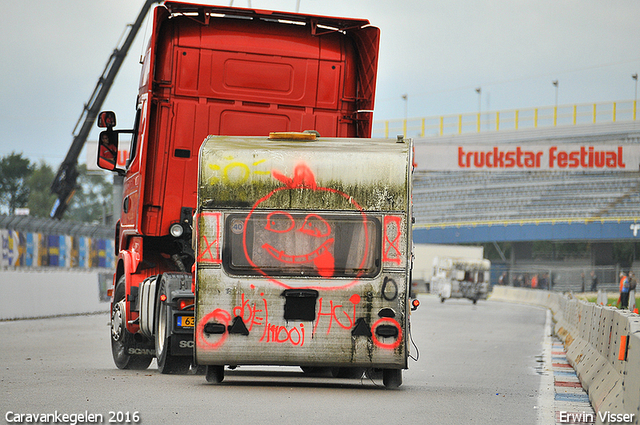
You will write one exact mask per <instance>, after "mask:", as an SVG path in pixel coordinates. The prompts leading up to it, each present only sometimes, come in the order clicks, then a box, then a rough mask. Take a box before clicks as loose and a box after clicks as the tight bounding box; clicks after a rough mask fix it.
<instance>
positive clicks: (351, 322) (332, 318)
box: [196, 285, 402, 349]
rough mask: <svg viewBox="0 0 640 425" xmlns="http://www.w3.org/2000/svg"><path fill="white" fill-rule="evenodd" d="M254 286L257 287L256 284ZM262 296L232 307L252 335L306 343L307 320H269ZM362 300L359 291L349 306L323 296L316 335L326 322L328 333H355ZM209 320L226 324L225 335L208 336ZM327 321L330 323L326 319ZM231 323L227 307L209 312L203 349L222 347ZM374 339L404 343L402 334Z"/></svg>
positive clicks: (389, 345) (271, 340)
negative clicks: (394, 338) (358, 306)
mask: <svg viewBox="0 0 640 425" xmlns="http://www.w3.org/2000/svg"><path fill="white" fill-rule="evenodd" d="M252 288H255V287H253V285H252ZM260 297H261V299H260V300H259V301H254V300H251V299H249V298H248V297H247V296H246V294H244V293H243V294H242V295H241V300H240V305H237V306H235V307H234V308H233V309H232V312H233V317H235V318H236V320H237V319H240V320H241V321H242V323H243V324H244V325H245V326H246V331H247V332H248V334H249V335H250V334H252V333H253V332H254V331H255V332H258V333H259V335H260V339H259V342H263V343H278V344H284V343H288V344H291V345H293V346H299V347H302V346H304V344H305V341H306V340H307V339H308V337H307V336H306V330H305V326H304V323H298V324H293V323H289V324H288V325H287V326H284V325H278V324H274V323H271V322H270V320H269V303H268V302H267V299H266V298H265V296H264V293H263V292H261V293H260ZM360 301H361V297H360V295H358V294H353V295H351V297H350V298H349V302H348V303H347V305H342V304H336V303H334V301H333V300H325V299H323V298H319V299H318V312H317V313H316V318H315V324H314V327H313V332H312V335H315V334H316V331H317V330H318V325H319V324H320V322H323V323H324V324H326V329H327V331H326V334H327V335H329V334H330V333H331V331H332V329H334V330H337V331H342V332H345V331H346V332H351V330H352V329H353V327H354V326H355V325H356V306H357V305H358V304H360ZM209 320H214V321H216V322H218V323H220V324H222V325H224V327H225V329H227V331H225V332H224V333H223V334H221V335H216V336H215V337H213V339H212V337H211V336H209V337H207V338H205V333H204V325H205V324H206V323H207V322H208V321H209ZM327 320H328V322H326V321H327ZM387 320H389V321H390V322H391V323H392V324H393V325H395V326H396V327H397V328H398V331H399V335H401V332H402V329H401V327H400V324H399V323H398V322H397V321H395V320H391V319H387ZM234 323H235V322H234ZM230 324H231V314H229V312H228V311H226V310H223V309H216V310H214V311H213V312H211V313H209V314H207V315H205V316H204V317H203V318H202V320H201V321H200V324H199V325H198V329H197V330H196V334H197V335H196V341H197V343H198V344H199V345H200V346H201V347H203V348H212V349H217V348H220V347H221V346H222V345H223V344H224V343H225V341H226V340H227V338H228V336H229V327H230V326H229V325H230ZM334 324H335V326H334ZM377 324H378V322H376V323H374V324H373V325H372V326H371V329H372V330H373V328H375V327H376V326H377ZM372 334H373V332H372ZM372 341H373V343H374V344H375V345H376V346H378V347H380V348H387V349H394V348H396V347H397V346H398V345H399V344H400V342H401V338H400V336H398V337H397V338H396V340H395V341H394V342H392V343H384V342H381V341H380V340H378V339H377V338H372Z"/></svg>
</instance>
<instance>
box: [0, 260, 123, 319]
mask: <svg viewBox="0 0 640 425" xmlns="http://www.w3.org/2000/svg"><path fill="white" fill-rule="evenodd" d="M109 275H111V276H113V271H109V270H108V269H93V270H87V271H77V270H74V269H69V270H51V269H42V270H29V271H21V270H0V320H11V319H27V318H38V317H51V316H62V315H71V314H84V313H96V312H101V311H105V312H106V311H109V302H108V300H106V288H107V287H108V286H110V281H109Z"/></svg>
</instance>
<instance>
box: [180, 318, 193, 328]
mask: <svg viewBox="0 0 640 425" xmlns="http://www.w3.org/2000/svg"><path fill="white" fill-rule="evenodd" d="M195 324H196V319H195V317H193V316H178V326H179V327H181V328H192V327H194V326H195Z"/></svg>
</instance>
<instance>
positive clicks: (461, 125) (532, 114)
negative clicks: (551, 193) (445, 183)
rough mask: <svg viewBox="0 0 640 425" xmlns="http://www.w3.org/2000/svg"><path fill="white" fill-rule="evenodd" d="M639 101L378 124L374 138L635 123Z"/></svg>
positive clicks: (559, 106)
mask: <svg viewBox="0 0 640 425" xmlns="http://www.w3.org/2000/svg"><path fill="white" fill-rule="evenodd" d="M636 117H637V101H636V100H623V101H617V102H601V103H583V104H572V105H558V106H543V107H538V108H523V109H511V110H504V111H487V112H477V113H466V114H451V115H438V116H431V117H424V118H408V119H394V120H376V121H374V123H373V131H372V136H373V137H384V138H389V137H396V136H397V135H398V134H402V135H404V136H405V137H407V136H409V137H427V136H444V135H452V134H462V133H480V132H484V131H501V130H520V129H531V128H539V127H556V126H566V125H579V124H596V123H605V122H606V123H611V122H618V121H635V120H636Z"/></svg>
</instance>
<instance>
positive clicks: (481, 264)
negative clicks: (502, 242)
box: [431, 257, 491, 304]
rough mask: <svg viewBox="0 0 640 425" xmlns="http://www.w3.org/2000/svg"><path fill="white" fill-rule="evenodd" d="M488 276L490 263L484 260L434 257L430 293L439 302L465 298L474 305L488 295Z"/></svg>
mask: <svg viewBox="0 0 640 425" xmlns="http://www.w3.org/2000/svg"><path fill="white" fill-rule="evenodd" d="M490 275H491V261H489V260H486V259H472V258H452V257H435V258H434V259H433V277H432V279H431V293H432V294H436V295H437V296H438V297H440V301H441V302H445V300H447V299H449V298H467V299H470V300H471V301H473V303H474V304H476V303H477V302H478V300H480V299H482V300H486V299H487V296H488V295H489V289H490Z"/></svg>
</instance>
